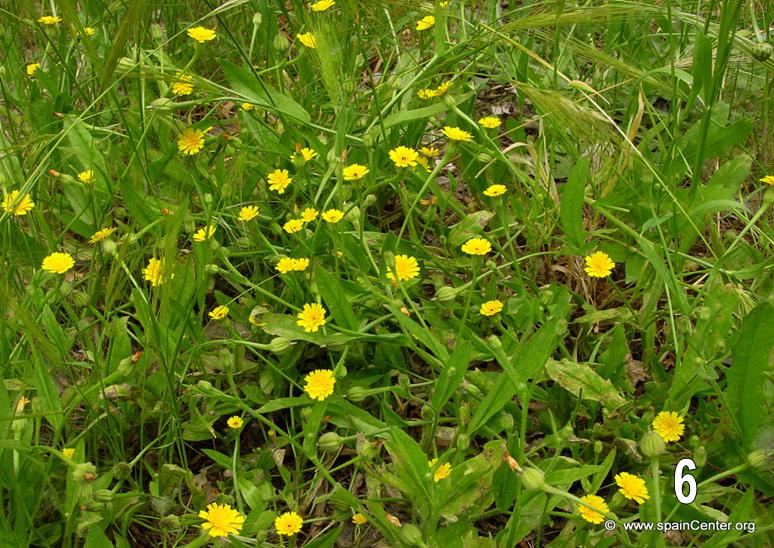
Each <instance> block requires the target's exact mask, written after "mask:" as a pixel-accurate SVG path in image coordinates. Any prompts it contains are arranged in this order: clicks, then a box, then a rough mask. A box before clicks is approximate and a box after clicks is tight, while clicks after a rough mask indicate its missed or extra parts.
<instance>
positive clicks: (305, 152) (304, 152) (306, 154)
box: [301, 147, 317, 162]
mask: <svg viewBox="0 0 774 548" xmlns="http://www.w3.org/2000/svg"><path fill="white" fill-rule="evenodd" d="M301 157H302V158H303V159H304V161H305V162H310V161H312V160H314V159H315V158H316V157H317V152H316V151H315V150H312V149H311V148H308V147H304V148H302V149H301Z"/></svg>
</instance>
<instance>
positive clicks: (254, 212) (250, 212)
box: [239, 206, 259, 221]
mask: <svg viewBox="0 0 774 548" xmlns="http://www.w3.org/2000/svg"><path fill="white" fill-rule="evenodd" d="M258 213H259V211H258V208H257V207H256V206H244V207H243V208H242V209H240V210H239V220H240V221H252V220H253V219H255V218H256V217H257V216H258Z"/></svg>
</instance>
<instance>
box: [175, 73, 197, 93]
mask: <svg viewBox="0 0 774 548" xmlns="http://www.w3.org/2000/svg"><path fill="white" fill-rule="evenodd" d="M192 91H193V77H192V76H191V75H190V74H183V73H182V72H179V73H178V74H177V79H176V80H175V81H174V82H173V83H172V93H174V94H175V95H191V92H192Z"/></svg>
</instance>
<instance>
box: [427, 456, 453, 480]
mask: <svg viewBox="0 0 774 548" xmlns="http://www.w3.org/2000/svg"><path fill="white" fill-rule="evenodd" d="M437 462H438V459H437V458H435V459H431V460H429V461H428V462H427V465H428V466H429V467H430V468H434V467H435V465H436V463H437ZM451 471H452V465H451V464H449V463H448V462H444V463H443V464H442V465H441V466H439V467H438V468H436V470H435V473H434V474H433V481H434V482H435V483H438V482H439V481H441V480H442V479H446V478H448V477H449V476H450V475H451Z"/></svg>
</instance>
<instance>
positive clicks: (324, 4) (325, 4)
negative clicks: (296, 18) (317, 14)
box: [309, 0, 336, 11]
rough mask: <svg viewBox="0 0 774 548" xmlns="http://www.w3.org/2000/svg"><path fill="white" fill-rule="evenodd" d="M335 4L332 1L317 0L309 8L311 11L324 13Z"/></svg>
mask: <svg viewBox="0 0 774 548" xmlns="http://www.w3.org/2000/svg"><path fill="white" fill-rule="evenodd" d="M335 4H336V2H334V0H318V1H317V2H315V3H314V4H312V5H311V6H309V7H310V8H312V11H325V10H327V9H328V8H331V7H333V6H334V5H335Z"/></svg>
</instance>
